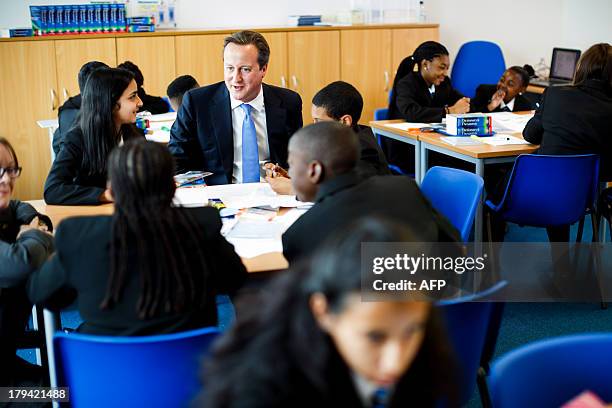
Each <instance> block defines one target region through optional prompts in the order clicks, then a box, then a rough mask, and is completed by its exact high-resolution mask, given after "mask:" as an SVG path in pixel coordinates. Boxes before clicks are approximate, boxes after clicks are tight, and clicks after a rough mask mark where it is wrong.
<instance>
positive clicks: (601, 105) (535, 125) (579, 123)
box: [523, 43, 612, 241]
mask: <svg viewBox="0 0 612 408" xmlns="http://www.w3.org/2000/svg"><path fill="white" fill-rule="evenodd" d="M610 119H612V46H611V45H610V44H606V43H601V44H595V45H593V46H592V47H590V48H589V49H588V50H587V51H586V52H585V53H584V54H582V57H581V58H580V60H579V61H578V67H577V69H576V75H575V76H574V84H573V85H571V86H561V87H549V88H548V89H547V90H546V92H545V93H544V94H543V95H542V103H541V105H540V107H539V108H538V109H537V110H536V113H535V115H534V117H533V118H532V119H531V120H530V121H529V122H528V123H527V126H525V129H524V130H523V137H524V138H525V140H527V141H528V142H530V143H534V144H539V145H540V148H539V149H538V153H539V154H587V153H596V154H599V155H600V157H601V159H600V164H599V169H600V173H599V174H600V181H612V133H611V127H610ZM548 236H549V238H550V240H551V241H568V240H569V226H566V227H559V228H549V229H548Z"/></svg>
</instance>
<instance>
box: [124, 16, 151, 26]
mask: <svg viewBox="0 0 612 408" xmlns="http://www.w3.org/2000/svg"><path fill="white" fill-rule="evenodd" d="M127 23H128V24H129V25H140V24H155V17H128V18H127Z"/></svg>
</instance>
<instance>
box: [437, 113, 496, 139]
mask: <svg viewBox="0 0 612 408" xmlns="http://www.w3.org/2000/svg"><path fill="white" fill-rule="evenodd" d="M446 133H448V134H450V135H457V136H469V135H480V136H486V135H492V134H493V117H492V116H491V115H485V114H482V113H468V114H463V115H453V114H449V115H446Z"/></svg>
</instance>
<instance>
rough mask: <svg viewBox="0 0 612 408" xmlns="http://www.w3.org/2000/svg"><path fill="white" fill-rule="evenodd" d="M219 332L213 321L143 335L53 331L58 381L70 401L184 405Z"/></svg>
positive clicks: (87, 404)
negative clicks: (177, 330) (200, 326)
mask: <svg viewBox="0 0 612 408" xmlns="http://www.w3.org/2000/svg"><path fill="white" fill-rule="evenodd" d="M218 334H219V331H218V330H217V328H214V327H209V328H203V329H197V330H192V331H188V332H183V333H176V334H165V335H157V336H145V337H110V336H94V335H86V334H77V333H69V334H66V333H57V334H56V335H55V337H54V338H53V343H54V348H55V360H56V366H57V374H58V383H59V385H60V386H67V387H70V402H71V406H73V407H118V406H134V407H137V406H141V407H171V406H186V405H188V403H189V401H190V400H191V399H192V398H193V397H194V396H195V395H196V394H197V392H198V391H199V390H200V389H201V384H200V383H199V381H198V377H199V372H200V363H201V360H202V357H203V356H205V355H206V354H207V352H208V349H209V348H210V345H211V343H212V342H213V340H214V339H215V338H216V337H217V336H218Z"/></svg>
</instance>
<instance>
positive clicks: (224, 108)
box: [168, 31, 302, 184]
mask: <svg viewBox="0 0 612 408" xmlns="http://www.w3.org/2000/svg"><path fill="white" fill-rule="evenodd" d="M269 57H270V47H269V46H268V43H267V42H266V40H265V38H264V37H263V36H262V35H261V34H259V33H256V32H253V31H240V32H238V33H234V34H232V35H231V36H229V37H227V38H226V39H225V48H224V52H223V63H224V67H225V68H224V75H225V82H219V83H216V84H213V85H209V86H205V87H202V88H199V89H194V90H192V91H189V92H187V93H186V94H185V96H184V98H183V105H182V106H181V109H180V110H179V112H178V115H177V118H176V122H174V125H173V126H172V131H171V133H170V142H169V143H168V148H169V149H170V152H171V153H172V155H173V156H174V158H175V159H176V163H177V171H179V172H184V171H187V170H205V171H210V172H212V173H213V175H212V176H209V177H208V178H206V182H207V183H208V184H227V183H242V182H259V181H260V178H259V168H260V167H259V163H260V162H261V161H268V160H269V161H273V162H275V163H279V164H280V165H281V166H283V165H284V166H286V163H287V144H288V142H289V137H291V135H292V134H293V133H294V132H295V131H296V130H298V129H299V128H301V127H302V100H301V98H300V96H299V95H298V94H297V93H295V92H293V91H290V90H288V89H284V88H278V87H275V86H271V85H266V84H263V83H262V81H263V79H264V77H265V75H266V72H267V68H268V60H269Z"/></svg>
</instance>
